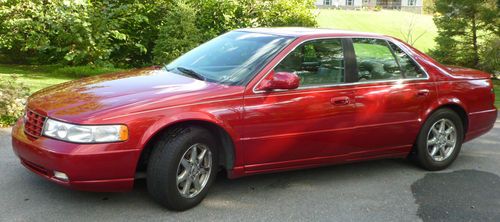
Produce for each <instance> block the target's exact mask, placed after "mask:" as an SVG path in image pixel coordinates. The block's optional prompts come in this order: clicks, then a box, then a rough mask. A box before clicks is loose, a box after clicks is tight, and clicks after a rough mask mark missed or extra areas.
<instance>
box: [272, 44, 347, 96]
mask: <svg viewBox="0 0 500 222" xmlns="http://www.w3.org/2000/svg"><path fill="white" fill-rule="evenodd" d="M274 71H275V72H293V73H296V74H297V75H298V76H299V77H300V80H301V81H300V86H301V87H302V86H318V85H331V84H338V83H343V82H344V51H343V49H342V40H341V39H322V40H312V41H308V42H305V43H302V44H301V45H299V46H298V47H297V48H295V49H294V50H293V51H292V52H291V53H290V54H288V55H287V56H286V57H285V58H284V59H283V60H282V61H281V62H280V63H279V64H278V65H277V66H276V68H275V70H274Z"/></svg>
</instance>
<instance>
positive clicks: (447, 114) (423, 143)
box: [412, 108, 464, 171]
mask: <svg viewBox="0 0 500 222" xmlns="http://www.w3.org/2000/svg"><path fill="white" fill-rule="evenodd" d="M442 119H446V120H449V121H451V122H452V123H453V124H454V126H455V129H456V145H455V148H454V150H453V151H452V152H451V154H450V155H449V156H448V157H447V158H445V159H443V160H441V161H436V160H435V159H433V158H432V157H431V154H430V153H429V148H428V147H427V140H428V136H429V133H430V131H431V127H432V126H433V125H434V124H435V123H437V122H438V121H440V120H442ZM463 138H464V126H463V122H462V119H461V118H460V116H459V115H458V114H457V113H456V112H454V111H453V110H450V109H446V108H443V109H439V110H436V111H435V112H434V113H432V114H431V115H430V116H429V118H428V119H427V120H426V121H425V123H424V125H423V126H422V128H421V129H420V133H419V134H418V137H417V141H416V144H415V147H414V153H413V155H412V157H413V159H414V160H415V161H416V162H417V164H418V165H419V166H420V167H422V168H423V169H426V170H429V171H437V170H442V169H445V168H447V167H448V166H450V165H451V164H452V163H453V161H454V160H455V159H456V158H457V156H458V154H459V153H460V149H461V148H462V142H463Z"/></svg>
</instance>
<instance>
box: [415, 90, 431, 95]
mask: <svg viewBox="0 0 500 222" xmlns="http://www.w3.org/2000/svg"><path fill="white" fill-rule="evenodd" d="M429 93H430V91H429V90H428V89H421V90H419V91H418V92H417V96H427V95H429Z"/></svg>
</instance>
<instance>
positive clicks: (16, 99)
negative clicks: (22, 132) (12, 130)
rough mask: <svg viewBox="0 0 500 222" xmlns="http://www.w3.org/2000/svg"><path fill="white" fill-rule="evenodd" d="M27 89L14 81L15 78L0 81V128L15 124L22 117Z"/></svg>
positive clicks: (10, 77)
mask: <svg viewBox="0 0 500 222" xmlns="http://www.w3.org/2000/svg"><path fill="white" fill-rule="evenodd" d="M28 95H29V89H28V88H26V87H24V85H23V84H21V83H19V82H17V81H16V77H15V76H9V77H3V78H1V79H0V127H7V126H10V125H12V124H14V123H15V121H16V120H17V118H19V117H20V116H22V115H23V113H24V107H25V103H26V98H27V97H28Z"/></svg>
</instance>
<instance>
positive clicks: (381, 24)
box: [317, 9, 437, 52]
mask: <svg viewBox="0 0 500 222" xmlns="http://www.w3.org/2000/svg"><path fill="white" fill-rule="evenodd" d="M317 19H318V25H319V27H321V28H334V29H344V30H354V31H362V32H374V33H379V34H384V35H390V36H394V37H396V38H400V39H402V40H405V38H404V37H403V36H404V34H403V33H406V32H407V31H408V26H409V25H410V24H411V23H412V21H413V24H414V29H413V36H414V38H416V37H417V36H418V35H420V34H423V35H422V37H421V38H420V39H418V40H417V41H416V42H415V44H414V47H415V48H417V49H419V50H421V51H423V52H427V51H428V50H429V49H432V48H433V47H434V45H435V43H434V38H435V37H436V35H437V29H436V26H435V25H434V22H433V21H432V16H431V15H420V14H414V13H409V12H400V11H391V10H382V11H379V12H375V11H355V10H333V9H321V10H319V15H318V18H317ZM402 32H403V33H402Z"/></svg>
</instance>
